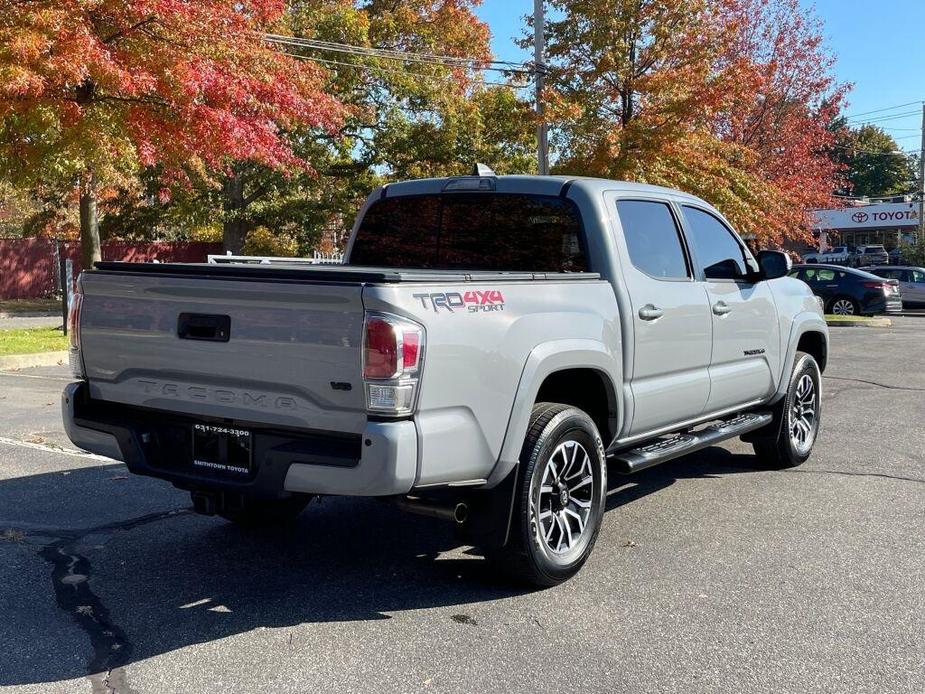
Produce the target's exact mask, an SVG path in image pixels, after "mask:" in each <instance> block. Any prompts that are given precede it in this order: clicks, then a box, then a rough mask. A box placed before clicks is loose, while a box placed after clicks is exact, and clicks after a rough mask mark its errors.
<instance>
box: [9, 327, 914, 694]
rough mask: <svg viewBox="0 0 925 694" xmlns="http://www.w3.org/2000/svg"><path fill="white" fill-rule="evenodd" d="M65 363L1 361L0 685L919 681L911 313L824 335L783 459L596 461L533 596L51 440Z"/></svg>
mask: <svg viewBox="0 0 925 694" xmlns="http://www.w3.org/2000/svg"><path fill="white" fill-rule="evenodd" d="M67 380H68V378H67V374H66V371H65V370H64V369H63V368H61V367H50V368H44V369H32V370H28V371H23V372H16V373H12V372H8V373H0V691H3V692H7V691H9V692H34V693H35V694H52V693H54V692H66V693H68V694H72V693H77V692H93V693H94V694H96V693H98V692H119V693H129V692H131V693H134V694H148V693H152V694H164V693H166V692H183V693H184V694H186V693H196V692H204V693H205V692H210V693H212V692H233V693H237V692H241V693H245V692H246V693H248V694H251V693H253V692H270V691H272V692H312V691H322V692H354V691H380V692H417V691H424V692H427V691H439V692H473V691H492V692H493V691H503V692H534V691H536V692H558V691H577V690H580V691H584V692H592V691H600V692H615V691H620V692H634V693H635V692H640V693H641V692H645V693H647V694H651V693H653V692H684V693H685V694H689V693H692V692H845V693H849V692H850V693H851V694H860V693H862V692H877V693H881V692H891V693H899V692H910V693H916V694H920V693H921V692H922V691H923V690H925V533H923V530H925V446H923V435H925V318H922V317H918V318H917V317H904V318H897V319H894V327H893V328H891V329H888V330H875V329H866V328H833V329H832V349H831V358H830V366H829V369H828V371H827V372H826V374H825V379H824V415H823V417H824V419H823V432H822V436H821V438H820V440H819V441H818V443H817V444H816V449H815V452H814V454H813V457H812V458H811V459H810V460H809V461H808V462H807V463H806V464H804V465H803V466H802V467H800V468H797V469H795V470H790V471H783V472H768V471H761V470H756V469H754V468H753V467H752V463H753V461H752V457H751V455H750V453H751V449H750V447H748V446H746V445H744V444H741V443H739V442H735V443H733V444H730V445H728V446H724V447H722V448H719V447H717V448H711V449H708V450H706V451H703V452H701V453H700V454H697V455H695V456H692V457H689V458H685V459H681V460H678V461H675V462H672V463H669V464H667V465H665V466H662V467H660V468H655V469H652V470H649V471H646V472H644V473H642V474H640V475H638V476H637V477H634V478H618V477H616V476H612V480H611V483H612V485H611V486H612V490H611V494H610V497H609V511H608V513H607V515H606V518H605V523H604V527H603V530H602V533H601V537H600V539H599V541H598V544H597V548H596V550H595V553H594V555H593V556H592V558H591V560H590V561H589V563H588V565H586V567H585V569H584V570H583V571H582V572H581V573H580V574H579V575H578V576H577V577H576V578H575V579H573V580H572V581H569V582H568V583H566V584H564V585H562V586H560V587H558V588H554V589H550V590H546V591H535V592H531V591H523V590H519V589H515V588H512V587H510V586H507V585H505V584H503V583H499V581H498V580H497V578H496V577H495V576H494V575H493V574H492V573H491V571H490V570H489V569H488V568H487V567H486V565H485V564H484V562H483V560H482V559H481V557H479V556H478V555H477V554H476V553H474V552H473V551H471V550H470V548H468V547H465V546H460V545H459V544H458V542H457V541H456V540H455V537H454V534H453V532H452V530H451V529H450V528H449V527H447V526H445V525H444V524H442V523H441V522H440V521H437V520H433V521H431V520H428V519H423V518H418V517H412V516H405V515H402V514H400V513H399V512H398V511H396V510H394V509H393V508H392V507H391V506H388V505H385V504H382V503H380V502H376V501H364V500H348V499H325V500H324V501H323V502H322V503H320V504H313V505H312V506H310V507H309V509H308V511H307V512H306V513H305V514H304V515H303V516H302V518H301V519H300V521H299V523H298V524H297V525H296V526H295V527H293V528H291V529H286V530H283V531H276V532H269V531H262V532H258V531H244V530H241V529H238V528H236V527H234V526H231V525H229V524H226V523H224V522H223V521H221V520H217V519H214V518H205V517H199V516H196V515H193V514H192V513H190V511H189V503H188V498H187V497H186V495H185V494H183V493H181V492H179V491H177V490H174V489H172V488H171V487H170V486H169V485H166V484H164V483H161V482H158V481H154V480H148V479H143V478H136V477H134V476H128V475H127V474H126V471H125V468H124V467H123V466H121V465H119V464H116V463H113V462H112V461H107V460H105V459H101V458H95V457H89V456H86V455H80V454H77V453H75V452H74V451H73V450H72V447H71V444H70V443H69V442H68V441H67V440H66V438H65V436H64V434H63V432H62V430H61V425H60V421H59V415H58V394H59V393H60V390H61V388H62V387H63V385H64V384H65V383H66V382H67Z"/></svg>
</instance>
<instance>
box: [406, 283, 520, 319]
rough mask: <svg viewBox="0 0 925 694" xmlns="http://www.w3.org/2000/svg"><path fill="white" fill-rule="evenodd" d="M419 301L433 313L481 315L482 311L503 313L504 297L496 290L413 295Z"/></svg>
mask: <svg viewBox="0 0 925 694" xmlns="http://www.w3.org/2000/svg"><path fill="white" fill-rule="evenodd" d="M412 296H413V297H414V298H415V299H420V301H421V306H422V307H423V308H432V309H433V310H434V313H439V312H440V310H441V309H443V310H445V311H449V312H450V313H453V312H455V311H468V312H469V313H481V312H484V311H503V310H504V296H503V295H502V294H501V292H500V291H498V290H497V289H486V290H484V291H482V290H475V291H469V292H432V293H430V294H413V295H412Z"/></svg>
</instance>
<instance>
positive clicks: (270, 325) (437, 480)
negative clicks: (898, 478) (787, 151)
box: [62, 174, 828, 586]
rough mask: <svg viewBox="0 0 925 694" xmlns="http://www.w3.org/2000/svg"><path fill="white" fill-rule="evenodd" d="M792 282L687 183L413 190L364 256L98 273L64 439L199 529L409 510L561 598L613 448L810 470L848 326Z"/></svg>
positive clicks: (378, 205)
mask: <svg viewBox="0 0 925 694" xmlns="http://www.w3.org/2000/svg"><path fill="white" fill-rule="evenodd" d="M789 270H790V262H789V259H788V257H787V256H786V255H785V254H783V253H779V252H775V251H762V252H761V253H759V254H758V255H757V259H756V258H755V257H754V256H753V255H752V254H751V253H750V252H749V251H748V249H747V248H746V246H745V245H744V244H743V243H742V241H741V239H740V238H739V236H738V235H737V234H736V233H735V231H733V229H732V227H731V226H730V225H729V223H728V222H727V221H726V220H725V219H724V218H723V217H722V216H721V215H720V213H719V212H717V211H716V210H715V209H714V208H713V207H711V206H710V205H709V204H708V203H706V202H704V201H703V200H700V199H699V198H696V197H693V196H691V195H687V194H684V193H680V192H678V191H675V190H669V189H666V188H659V187H654V186H647V185H640V184H633V183H624V182H617V181H604V180H595V179H583V178H569V177H555V176H541V177H537V176H495V175H493V174H492V175H484V174H483V175H475V176H462V177H451V178H439V179H429V180H421V181H407V182H403V183H391V184H389V185H387V186H384V187H380V188H378V189H377V190H376V191H374V192H373V194H372V195H371V196H370V197H369V199H368V201H367V203H366V205H365V207H364V208H363V210H362V211H361V213H360V214H359V215H358V217H357V222H356V224H355V226H354V229H353V232H352V235H351V238H350V241H349V243H348V246H347V250H346V255H345V264H344V265H341V266H304V265H295V264H287V263H286V262H285V261H283V262H278V263H274V262H273V261H271V262H270V263H268V264H235V263H228V264H222V265H207V264H199V265H196V264H191V265H183V264H172V263H167V264H161V265H153V264H141V263H137V264H136V263H112V262H106V263H98V264H97V265H96V269H93V270H89V271H86V272H83V273H82V274H81V275H80V280H79V286H80V291H81V294H79V295H78V296H79V297H80V298H75V301H74V303H73V310H72V313H71V321H70V322H71V326H72V329H71V331H69V334H70V335H71V339H72V343H71V344H72V347H71V363H72V365H73V369H74V373H75V375H76V377H77V379H78V380H77V381H76V382H75V383H73V384H70V385H68V386H67V388H66V390H65V391H64V394H63V399H62V407H63V415H64V422H65V427H66V430H67V433H68V436H69V437H70V439H71V441H73V442H74V443H75V444H76V445H78V446H80V447H81V448H84V449H87V450H91V451H94V452H96V453H101V454H103V455H108V456H110V457H114V458H118V459H121V460H124V461H125V462H126V464H127V466H128V469H129V470H130V471H131V472H133V473H136V474H140V475H149V476H152V477H157V478H161V479H164V480H167V481H169V482H171V483H173V484H174V485H175V486H177V487H179V488H181V489H186V490H189V491H190V493H191V495H192V500H193V507H194V509H195V510H196V511H198V512H200V513H204V514H217V515H219V516H222V517H224V518H226V519H229V520H231V521H234V522H239V523H255V522H256V523H261V522H280V521H283V520H288V519H292V518H294V517H295V516H297V515H298V514H299V513H300V512H301V511H302V510H303V509H304V508H305V506H306V504H307V503H308V502H309V500H310V499H311V498H312V497H313V496H317V495H354V496H381V497H387V498H388V497H391V498H392V499H393V500H395V501H396V502H397V503H398V505H399V507H400V508H402V509H405V510H407V511H413V512H417V513H423V514H427V515H433V516H438V517H443V518H447V519H450V520H452V521H453V522H455V523H456V524H458V526H459V527H460V530H461V532H462V534H463V537H464V538H466V539H467V540H468V541H469V542H470V543H471V544H474V545H477V546H480V547H482V548H484V551H485V554H486V556H488V557H490V558H491V559H492V560H493V561H497V562H499V563H500V564H502V565H503V566H504V567H505V568H507V569H508V570H509V571H510V572H512V573H513V574H515V575H516V576H518V577H520V578H521V579H523V580H525V581H528V582H531V583H533V584H537V585H546V586H548V585H554V584H556V583H560V582H561V581H564V580H566V579H567V578H568V577H570V576H571V575H573V574H574V573H575V572H576V571H578V569H579V568H580V567H581V566H582V564H583V563H584V562H585V560H586V559H587V557H588V555H589V554H590V552H591V550H592V548H593V546H594V542H595V539H596V537H597V534H598V531H599V530H600V527H601V522H602V518H603V513H604V507H605V502H606V499H607V474H608V465H607V462H608V459H609V461H610V463H611V464H610V470H611V471H614V472H617V473H626V474H629V473H633V472H636V471H638V470H642V469H645V468H648V467H651V466H652V465H656V464H659V463H662V462H665V461H667V460H671V459H674V458H677V457H680V456H682V455H685V454H687V453H691V452H693V451H696V450H699V449H701V448H704V447H706V446H710V445H713V444H715V443H717V442H719V441H723V440H726V439H730V438H733V437H740V436H741V437H745V438H746V439H747V440H748V441H750V442H751V443H752V445H753V446H754V449H755V451H756V453H757V455H758V458H757V463H758V464H759V465H766V466H769V467H773V468H780V467H790V466H794V465H798V464H800V463H802V462H803V461H805V460H806V459H807V458H808V457H809V455H810V452H811V450H812V447H813V443H814V441H815V440H816V437H817V434H818V431H819V422H820V405H821V402H820V397H819V393H820V378H821V373H822V371H823V370H824V369H825V365H826V355H827V349H828V333H827V328H826V324H825V320H824V318H823V315H822V311H821V309H820V307H819V305H818V303H817V302H816V299H815V297H813V295H812V293H811V292H810V291H809V289H808V288H807V287H806V285H805V284H803V283H801V282H797V281H796V280H793V279H790V278H788V277H787V276H786V275H787V272H788V271H789ZM229 537H232V536H229ZM358 561H361V560H360V559H358ZM331 580H332V581H336V580H337V577H336V576H332V577H331Z"/></svg>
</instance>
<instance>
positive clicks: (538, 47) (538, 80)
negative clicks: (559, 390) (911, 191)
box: [533, 0, 925, 176]
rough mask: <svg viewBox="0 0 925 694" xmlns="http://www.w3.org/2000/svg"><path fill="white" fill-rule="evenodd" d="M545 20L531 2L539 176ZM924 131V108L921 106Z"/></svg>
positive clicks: (542, 166) (545, 145)
mask: <svg viewBox="0 0 925 694" xmlns="http://www.w3.org/2000/svg"><path fill="white" fill-rule="evenodd" d="M545 53H546V20H545V16H544V7H543V0H533V71H534V73H533V84H534V87H535V89H536V119H537V124H536V169H537V172H538V173H539V174H540V176H547V175H549V141H548V140H547V137H546V120H545V119H544V117H543V114H544V111H545V109H544V108H543V85H544V84H545V82H546V58H545ZM922 127H923V131H925V106H923V121H922Z"/></svg>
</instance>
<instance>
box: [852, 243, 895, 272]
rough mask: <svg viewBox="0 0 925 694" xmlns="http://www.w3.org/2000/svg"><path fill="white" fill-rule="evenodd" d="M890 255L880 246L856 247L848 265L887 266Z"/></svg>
mask: <svg viewBox="0 0 925 694" xmlns="http://www.w3.org/2000/svg"><path fill="white" fill-rule="evenodd" d="M889 262H890V254H889V253H887V252H886V248H884V247H883V246H881V245H876V246H872V245H867V246H858V247H857V249H855V252H854V253H853V254H852V255H851V257H850V264H851V265H852V266H853V267H862V266H867V265H888V264H889Z"/></svg>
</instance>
